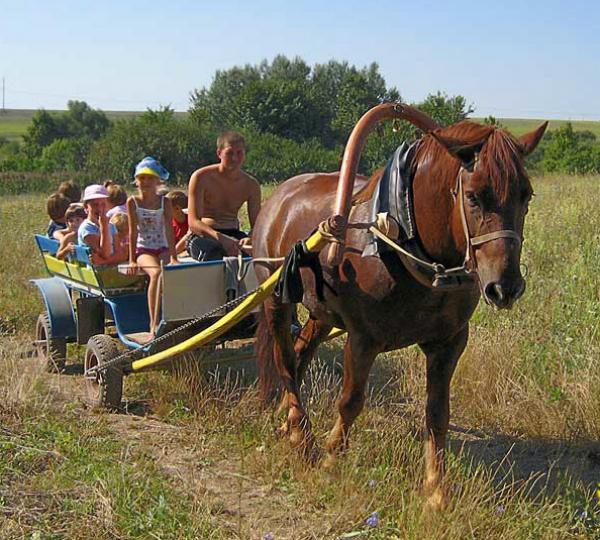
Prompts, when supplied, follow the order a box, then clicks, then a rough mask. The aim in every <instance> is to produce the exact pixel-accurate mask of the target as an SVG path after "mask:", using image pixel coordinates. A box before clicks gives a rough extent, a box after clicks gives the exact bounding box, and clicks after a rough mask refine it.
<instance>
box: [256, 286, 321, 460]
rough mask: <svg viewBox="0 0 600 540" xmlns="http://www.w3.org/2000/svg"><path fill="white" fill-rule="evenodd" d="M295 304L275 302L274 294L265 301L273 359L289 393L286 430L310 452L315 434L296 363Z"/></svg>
mask: <svg viewBox="0 0 600 540" xmlns="http://www.w3.org/2000/svg"><path fill="white" fill-rule="evenodd" d="M292 310H293V306H291V305H283V304H280V303H279V302H276V301H275V300H274V299H273V298H272V297H271V298H269V299H268V300H267V301H266V302H265V305H264V313H265V318H266V323H267V324H268V326H269V329H270V331H271V333H272V336H273V360H274V364H275V368H276V370H277V372H278V373H279V376H280V378H281V382H282V384H283V389H284V392H285V395H286V396H287V404H288V407H289V409H288V416H287V428H288V429H287V434H288V435H289V437H290V441H291V443H292V445H293V446H296V447H299V448H301V449H303V450H305V451H307V452H308V453H310V452H311V451H312V447H313V443H314V440H313V437H312V433H311V430H310V423H309V421H308V415H307V414H306V412H305V410H304V407H303V405H302V402H301V399H300V392H299V387H300V385H299V383H298V376H297V367H296V352H295V351H294V343H293V341H292V335H291V333H290V325H291V323H292Z"/></svg>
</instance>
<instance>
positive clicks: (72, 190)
mask: <svg viewBox="0 0 600 540" xmlns="http://www.w3.org/2000/svg"><path fill="white" fill-rule="evenodd" d="M56 191H57V192H58V193H60V194H61V195H64V196H65V197H66V198H67V199H69V200H70V201H71V202H72V203H78V202H79V201H80V200H81V189H80V188H79V186H78V185H77V184H76V183H75V182H73V180H65V181H64V182H61V184H60V186H58V189H57V190H56Z"/></svg>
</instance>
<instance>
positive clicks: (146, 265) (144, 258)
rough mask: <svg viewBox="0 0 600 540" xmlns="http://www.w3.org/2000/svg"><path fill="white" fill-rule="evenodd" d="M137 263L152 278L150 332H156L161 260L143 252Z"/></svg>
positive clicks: (149, 304) (149, 293)
mask: <svg viewBox="0 0 600 540" xmlns="http://www.w3.org/2000/svg"><path fill="white" fill-rule="evenodd" d="M137 264H138V266H139V267H140V268H141V269H142V270H143V271H144V273H146V274H147V275H148V277H149V278H150V280H149V282H148V313H149V315H150V332H152V333H154V331H155V330H156V324H157V320H156V315H157V313H156V308H157V297H158V292H159V291H158V289H159V287H158V285H159V281H160V262H159V260H158V258H157V257H155V256H154V255H150V254H148V253H142V254H141V255H139V256H138V258H137Z"/></svg>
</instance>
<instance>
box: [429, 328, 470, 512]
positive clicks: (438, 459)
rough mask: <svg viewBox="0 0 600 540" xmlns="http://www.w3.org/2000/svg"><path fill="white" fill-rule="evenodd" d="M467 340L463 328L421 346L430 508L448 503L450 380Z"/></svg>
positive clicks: (467, 331) (465, 329)
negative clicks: (446, 460) (424, 363)
mask: <svg viewBox="0 0 600 540" xmlns="http://www.w3.org/2000/svg"><path fill="white" fill-rule="evenodd" d="M468 337H469V327H468V326H465V327H464V328H463V329H462V330H461V331H460V332H459V333H458V334H456V335H455V336H453V337H452V338H450V339H448V340H445V341H439V342H429V343H424V344H420V347H421V349H422V350H423V352H424V353H425V355H426V356H427V409H426V424H427V439H426V443H425V482H424V484H423V488H424V492H425V494H426V495H427V496H428V500H427V503H428V505H429V506H431V507H433V508H443V507H444V506H445V505H446V502H447V494H446V491H445V489H444V486H443V485H442V479H443V476H444V449H445V446H446V433H447V432H448V424H449V422H450V381H451V380H452V375H453V374H454V369H455V368H456V364H457V362H458V359H459V358H460V355H461V354H462V352H463V351H464V349H465V347H466V345H467V340H468Z"/></svg>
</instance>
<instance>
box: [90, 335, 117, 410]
mask: <svg viewBox="0 0 600 540" xmlns="http://www.w3.org/2000/svg"><path fill="white" fill-rule="evenodd" d="M117 343H118V342H117V341H116V340H115V339H113V338H111V337H110V336H107V335H104V334H98V335H95V336H92V337H91V338H90V339H89V341H88V343H87V348H86V350H85V361H84V368H85V373H86V374H87V371H88V370H89V369H90V368H93V367H94V366H98V365H100V366H101V365H102V364H104V363H105V362H107V361H108V360H111V359H112V358H115V357H116V356H118V355H119V354H120V353H121V351H120V349H119V346H118V345H117ZM85 385H86V389H87V396H88V400H89V402H90V404H91V405H92V406H93V407H99V408H103V409H109V410H117V409H119V406H120V405H121V397H122V395H123V371H122V370H121V369H119V368H117V367H110V368H108V369H106V370H104V371H102V372H99V373H96V374H94V375H91V376H88V375H86V378H85Z"/></svg>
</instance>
